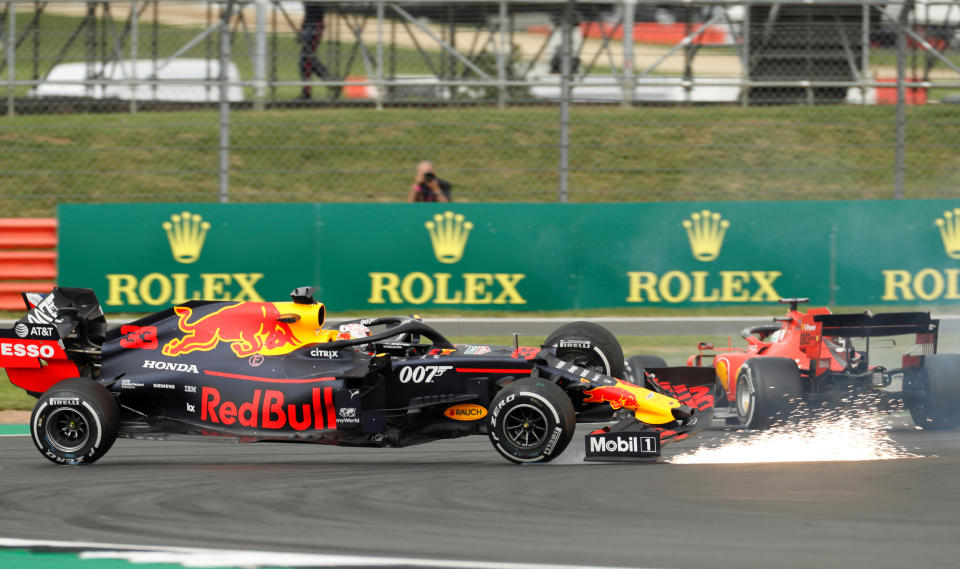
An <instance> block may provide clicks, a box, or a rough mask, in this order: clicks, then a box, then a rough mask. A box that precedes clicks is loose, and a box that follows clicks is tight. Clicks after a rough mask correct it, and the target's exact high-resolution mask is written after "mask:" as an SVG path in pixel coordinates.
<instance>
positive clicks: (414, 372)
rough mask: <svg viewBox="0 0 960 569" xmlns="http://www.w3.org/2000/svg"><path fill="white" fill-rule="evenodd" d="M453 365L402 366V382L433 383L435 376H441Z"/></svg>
mask: <svg viewBox="0 0 960 569" xmlns="http://www.w3.org/2000/svg"><path fill="white" fill-rule="evenodd" d="M451 369H453V366H406V367H402V368H400V383H410V382H413V383H433V378H435V377H440V376H441V375H443V374H444V373H446V372H447V370H451Z"/></svg>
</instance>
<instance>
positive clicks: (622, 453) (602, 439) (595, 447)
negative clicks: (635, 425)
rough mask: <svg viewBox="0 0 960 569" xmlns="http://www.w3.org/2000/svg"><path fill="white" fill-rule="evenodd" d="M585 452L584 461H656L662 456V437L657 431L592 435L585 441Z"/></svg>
mask: <svg viewBox="0 0 960 569" xmlns="http://www.w3.org/2000/svg"><path fill="white" fill-rule="evenodd" d="M584 450H585V451H586V455H585V456H584V460H593V461H607V460H610V461H619V460H637V459H656V458H657V457H659V456H660V435H659V434H658V433H657V432H656V431H619V432H612V433H596V434H590V435H587V436H586V438H585V440H584Z"/></svg>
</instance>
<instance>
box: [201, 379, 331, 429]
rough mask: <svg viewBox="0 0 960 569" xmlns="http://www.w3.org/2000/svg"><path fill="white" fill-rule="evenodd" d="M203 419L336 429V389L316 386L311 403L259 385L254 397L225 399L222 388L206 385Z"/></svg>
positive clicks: (258, 425)
mask: <svg viewBox="0 0 960 569" xmlns="http://www.w3.org/2000/svg"><path fill="white" fill-rule="evenodd" d="M200 398H201V403H200V420H201V421H207V422H210V423H216V424H223V425H227V426H230V425H233V424H235V423H236V424H238V425H240V426H243V427H251V428H254V429H291V428H292V429H294V430H296V431H305V430H308V429H313V430H322V429H336V428H337V419H336V415H335V414H334V404H333V389H332V388H329V387H324V388H319V387H314V388H313V389H312V391H311V401H310V403H302V402H301V403H300V404H299V405H296V404H293V403H287V401H286V399H285V398H284V394H283V392H282V391H278V390H276V389H265V390H261V389H256V390H254V392H253V397H252V398H251V399H250V401H245V402H241V403H237V402H234V401H222V400H221V395H220V390H218V389H216V388H214V387H204V388H203V390H202V391H201V394H200Z"/></svg>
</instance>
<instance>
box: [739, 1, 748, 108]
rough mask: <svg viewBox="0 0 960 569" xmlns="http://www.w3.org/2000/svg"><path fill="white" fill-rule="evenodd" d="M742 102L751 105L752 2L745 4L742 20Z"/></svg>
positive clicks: (744, 104)
mask: <svg viewBox="0 0 960 569" xmlns="http://www.w3.org/2000/svg"><path fill="white" fill-rule="evenodd" d="M740 26H741V27H740V37H741V42H742V44H743V46H742V47H741V48H740V104H741V105H742V106H744V107H748V106H750V2H746V3H744V5H743V21H741V22H740Z"/></svg>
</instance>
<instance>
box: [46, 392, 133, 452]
mask: <svg viewBox="0 0 960 569" xmlns="http://www.w3.org/2000/svg"><path fill="white" fill-rule="evenodd" d="M119 425H120V410H119V407H118V405H117V401H116V399H114V398H113V396H112V395H110V392H109V391H107V389H106V388H105V387H103V386H102V385H100V384H99V383H96V382H94V381H93V380H91V379H87V378H83V377H76V378H73V379H65V380H63V381H61V382H59V383H57V384H56V385H54V386H53V387H51V388H50V389H48V390H47V392H46V393H44V394H43V395H41V396H40V399H39V400H37V404H36V406H35V407H34V408H33V413H32V414H31V416H30V431H31V434H32V435H33V443H34V444H35V445H36V447H37V449H38V450H39V451H40V454H42V455H43V456H45V457H47V459H49V460H50V461H51V462H55V463H57V464H66V465H79V464H90V463H92V462H95V461H96V460H97V459H98V458H100V457H101V456H103V455H104V454H105V453H106V452H107V451H108V450H110V447H111V446H112V445H113V441H115V440H116V438H117V430H118V428H119Z"/></svg>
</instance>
